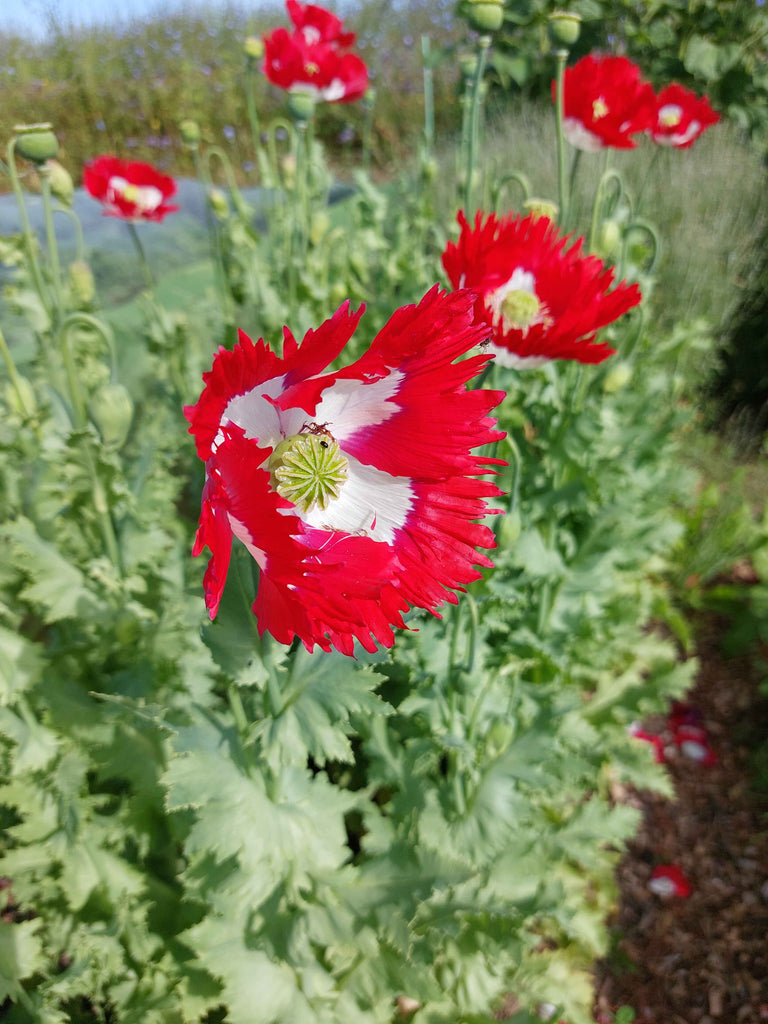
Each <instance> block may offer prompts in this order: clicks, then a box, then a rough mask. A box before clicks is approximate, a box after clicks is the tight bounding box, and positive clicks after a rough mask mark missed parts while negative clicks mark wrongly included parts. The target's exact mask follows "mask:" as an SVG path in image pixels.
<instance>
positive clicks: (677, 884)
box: [648, 864, 691, 899]
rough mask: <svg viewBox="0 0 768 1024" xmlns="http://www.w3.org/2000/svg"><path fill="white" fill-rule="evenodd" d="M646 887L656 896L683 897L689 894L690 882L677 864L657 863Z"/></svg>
mask: <svg viewBox="0 0 768 1024" xmlns="http://www.w3.org/2000/svg"><path fill="white" fill-rule="evenodd" d="M648 888H649V889H650V890H651V892H652V893H654V894H655V895H656V896H661V897H663V898H669V897H672V896H677V897H679V898H680V899H685V898H686V897H688V896H690V894H691V883H690V882H689V881H688V879H687V878H686V876H685V875H684V874H683V870H682V868H680V867H678V865H677V864H659V865H658V867H655V868H654V869H653V871H652V872H651V877H650V880H649V882H648Z"/></svg>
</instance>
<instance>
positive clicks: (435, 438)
mask: <svg viewBox="0 0 768 1024" xmlns="http://www.w3.org/2000/svg"><path fill="white" fill-rule="evenodd" d="M474 302H475V299H474V296H473V295H471V294H470V293H469V292H456V293H445V292H440V290H439V289H438V287H437V286H435V287H434V288H433V289H432V290H431V291H430V292H429V293H428V294H427V295H426V296H425V297H424V298H423V299H422V301H421V302H420V303H419V304H418V305H414V306H406V307H404V308H402V309H400V310H398V311H397V312H396V313H395V314H394V315H393V316H392V317H391V319H390V320H389V322H388V323H387V324H386V325H385V327H384V328H383V329H382V330H381V331H380V332H379V334H378V335H377V337H376V338H375V339H374V341H373V343H372V345H371V347H370V349H369V350H368V352H367V353H366V354H365V355H363V356H362V357H361V358H360V359H358V360H357V361H356V362H355V363H353V364H352V365H351V366H348V367H346V368H345V369H342V370H336V371H332V372H328V373H323V372H322V371H323V370H324V368H325V367H327V366H328V364H329V363H331V362H332V361H333V360H334V359H335V358H336V357H337V356H338V355H339V353H340V352H341V351H342V349H343V348H344V346H345V345H346V344H347V342H348V341H349V339H350V338H351V337H352V335H353V334H354V331H355V329H356V327H357V324H358V322H359V320H360V317H361V316H362V313H363V309H362V308H361V309H360V310H358V312H357V313H352V312H350V310H349V303H348V302H347V303H345V304H344V305H342V306H341V307H340V308H339V309H338V310H337V311H336V313H335V314H334V315H333V316H332V317H331V318H330V319H329V320H326V321H325V323H323V324H322V325H321V326H320V327H318V328H317V330H311V331H309V332H308V333H307V335H306V336H305V338H304V340H303V342H302V343H301V345H298V344H297V343H296V340H295V339H294V337H293V335H292V334H291V332H290V331H289V330H288V328H285V329H284V332H283V334H284V343H283V356H282V358H280V357H278V356H277V355H275V354H274V353H273V352H272V351H271V350H270V349H269V348H268V347H267V345H266V344H265V343H264V341H257V342H255V343H254V342H252V341H251V340H250V339H249V338H248V337H246V335H244V334H243V333H242V332H241V334H240V337H239V341H238V343H237V345H236V346H235V347H234V349H233V350H231V351H229V350H226V349H223V348H221V349H219V351H218V353H217V355H216V357H215V359H214V363H213V368H212V369H211V370H210V372H208V373H206V374H204V376H203V380H204V382H205V388H204V390H203V393H202V395H201V397H200V399H199V401H198V402H197V404H196V405H194V406H188V407H187V408H186V409H185V410H184V411H185V415H186V416H187V419H188V420H189V422H190V424H191V427H190V433H192V434H193V435H194V437H195V441H196V444H197V452H198V455H199V456H200V458H201V459H202V460H203V461H204V462H205V464H206V483H205V487H204V490H203V502H202V513H201V516H200V525H199V529H198V532H197V538H196V541H195V547H194V552H193V553H194V554H196V555H197V554H200V553H201V551H202V550H203V548H204V547H208V548H209V549H210V551H211V554H212V557H211V559H210V561H209V563H208V568H207V571H206V574H205V581H204V586H205V600H206V605H207V607H208V612H209V614H210V616H211V618H213V617H214V616H215V615H216V612H217V609H218V606H219V601H220V599H221V594H222V591H223V588H224V583H225V579H226V575H227V569H228V566H229V560H230V553H231V543H232V537H233V536H235V537H237V538H239V540H241V541H242V542H243V544H245V546H246V547H247V548H248V550H249V551H250V553H251V555H252V556H253V557H254V559H255V560H256V562H257V563H258V565H259V569H260V580H259V585H258V592H257V595H256V600H255V602H254V604H253V611H254V614H255V615H256V618H257V620H258V628H259V632H260V633H264V631H265V630H266V631H268V632H270V633H271V634H272V636H273V637H274V638H275V639H276V640H278V641H279V642H281V643H290V642H291V640H292V639H293V637H294V636H298V637H299V638H300V639H301V640H302V642H303V643H304V644H305V646H306V647H307V649H308V650H312V648H313V646H314V645H315V644H317V645H318V646H320V647H321V648H322V649H323V650H330V648H331V647H336V648H337V649H338V650H339V651H342V652H343V653H345V654H352V653H353V649H354V640H355V639H357V640H359V641H360V643H361V644H362V645H363V647H365V649H366V650H369V651H372V650H375V649H376V644H377V643H380V644H382V645H384V646H385V647H390V646H391V645H392V644H393V643H394V634H393V631H392V627H393V626H395V627H402V626H403V625H404V621H403V617H402V616H403V614H404V613H405V612H406V611H407V610H408V609H409V606H411V605H414V606H417V607H420V608H426V609H429V610H430V611H432V612H434V613H435V614H436V609H437V607H438V606H439V605H440V604H442V603H443V602H444V601H449V602H451V603H454V604H455V603H456V602H457V597H456V594H455V593H454V591H455V590H462V589H463V588H464V586H465V585H466V584H467V583H470V582H472V581H473V580H476V579H478V578H479V577H480V572H479V570H478V568H477V567H478V566H482V567H489V566H491V564H492V563H491V562H490V560H489V559H488V557H487V556H486V555H485V554H481V553H479V552H478V551H477V550H476V548H477V547H483V548H491V547H493V546H494V545H495V541H494V538H493V534H492V532H491V530H490V529H489V528H488V527H487V526H485V525H484V524H482V523H480V522H478V520H481V519H482V518H483V517H484V516H485V515H486V514H487V513H488V512H489V510H488V508H487V507H486V503H485V500H484V499H485V498H487V497H491V496H496V495H498V493H499V491H498V489H497V488H496V486H495V485H494V484H492V483H489V482H488V481H485V480H481V479H478V477H479V476H481V475H482V474H484V473H487V472H489V469H488V467H489V465H491V464H498V463H496V462H494V460H489V459H486V458H482V457H480V456H477V455H475V454H473V452H472V449H474V448H477V447H478V446H480V445H484V444H487V443H489V442H491V441H494V440H498V439H499V438H500V437H503V436H504V435H503V432H500V431H499V430H497V429H496V424H495V420H493V419H491V418H490V417H489V415H488V413H489V412H490V411H491V409H493V407H494V406H495V405H497V404H498V403H499V402H500V401H501V399H502V398H503V392H499V391H484V390H468V389H467V388H466V382H467V381H468V380H470V379H471V378H472V377H474V376H476V375H477V374H478V373H479V372H480V371H481V370H482V369H483V368H484V366H485V365H486V364H487V362H488V358H489V357H488V355H487V354H485V353H481V354H474V355H471V356H469V357H468V358H466V359H462V360H461V361H460V362H456V360H457V359H458V358H459V357H461V356H463V355H464V354H465V353H467V352H469V350H470V349H472V348H473V347H474V346H475V345H477V344H478V343H479V342H481V341H482V340H483V338H484V336H485V331H484V327H483V326H482V325H478V324H477V323H476V321H475V319H474V308H473V307H474Z"/></svg>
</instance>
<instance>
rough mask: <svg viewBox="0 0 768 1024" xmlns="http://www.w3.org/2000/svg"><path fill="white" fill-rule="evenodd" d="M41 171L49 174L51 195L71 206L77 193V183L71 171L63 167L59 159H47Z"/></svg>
mask: <svg viewBox="0 0 768 1024" xmlns="http://www.w3.org/2000/svg"><path fill="white" fill-rule="evenodd" d="M40 173H41V174H47V175H48V181H49V182H50V184H51V195H53V196H55V198H56V199H58V200H59V202H60V203H63V204H64V205H65V206H71V205H72V198H73V196H74V194H75V183H74V182H73V181H72V175H71V174H70V173H69V171H68V170H67V169H66V168H65V167H62V166H61V164H60V163H59V161H58V160H46V161H45V163H44V164H43V165H42V167H41V168H40Z"/></svg>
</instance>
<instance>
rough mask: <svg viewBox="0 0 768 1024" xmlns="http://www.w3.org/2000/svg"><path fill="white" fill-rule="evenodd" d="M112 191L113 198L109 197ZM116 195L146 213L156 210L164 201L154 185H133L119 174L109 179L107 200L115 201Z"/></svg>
mask: <svg viewBox="0 0 768 1024" xmlns="http://www.w3.org/2000/svg"><path fill="white" fill-rule="evenodd" d="M110 190H111V191H112V193H113V196H112V197H111V196H110V195H109V191H110ZM114 193H117V194H118V195H120V196H122V198H123V199H124V200H125V201H126V202H127V203H133V205H134V206H135V207H136V209H137V210H140V211H141V212H144V213H151V212H152V211H153V210H156V209H157V208H158V206H159V205H160V204H161V203H162V201H163V193H162V192H161V191H160V189H159V188H155V186H154V185H133V184H132V183H131V182H130V181H126V179H125V178H123V177H120V175H117V174H115V175H113V176H112V177H111V178H110V179H109V186H108V191H107V198H108V199H109V200H110V201H114V198H113V197H114Z"/></svg>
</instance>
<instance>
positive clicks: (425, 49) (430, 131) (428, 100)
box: [421, 36, 435, 156]
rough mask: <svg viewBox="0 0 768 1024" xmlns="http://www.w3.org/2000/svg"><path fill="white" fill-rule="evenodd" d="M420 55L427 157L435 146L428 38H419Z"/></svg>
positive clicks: (432, 84)
mask: <svg viewBox="0 0 768 1024" xmlns="http://www.w3.org/2000/svg"><path fill="white" fill-rule="evenodd" d="M421 55H422V58H423V60H424V71H423V76H424V147H425V150H426V155H427V156H429V155H430V154H431V152H432V149H433V147H434V145H435V90H434V74H433V72H432V62H431V57H430V43H429V36H422V37H421Z"/></svg>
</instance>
